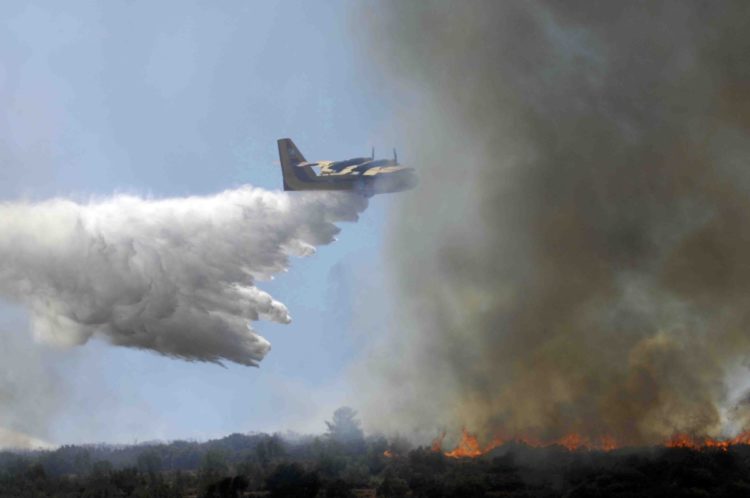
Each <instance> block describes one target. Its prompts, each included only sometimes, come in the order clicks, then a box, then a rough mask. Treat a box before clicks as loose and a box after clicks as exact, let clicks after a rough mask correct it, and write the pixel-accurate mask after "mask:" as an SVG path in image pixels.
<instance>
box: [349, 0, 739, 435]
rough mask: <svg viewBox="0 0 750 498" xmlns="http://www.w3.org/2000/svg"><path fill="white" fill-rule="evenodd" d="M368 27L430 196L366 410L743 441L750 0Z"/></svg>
mask: <svg viewBox="0 0 750 498" xmlns="http://www.w3.org/2000/svg"><path fill="white" fill-rule="evenodd" d="M367 25H369V26H372V29H371V30H370V35H371V42H370V45H371V47H372V50H373V52H374V53H375V56H376V57H377V59H378V60H379V61H380V64H381V67H382V68H385V69H386V81H385V82H384V83H386V84H387V83H389V82H394V81H395V82H396V84H395V85H391V87H390V88H391V91H392V92H393V96H394V97H395V98H397V99H398V102H399V106H400V108H401V109H403V112H402V113H401V115H400V116H398V119H397V121H398V122H399V123H401V128H402V129H403V130H404V138H403V141H404V142H405V143H408V149H409V154H408V155H409V156H410V158H411V160H412V162H414V163H415V164H414V165H415V166H417V167H418V168H419V169H420V170H421V185H420V188H419V189H418V190H417V191H416V192H415V194H414V195H413V196H404V197H403V199H404V200H403V205H402V206H400V207H399V208H398V209H397V210H395V215H394V219H393V225H394V227H395V228H394V232H393V234H392V235H391V237H390V240H391V241H392V243H391V249H392V250H391V258H392V259H393V260H394V261H395V262H396V264H395V268H394V269H395V278H396V280H397V282H398V283H399V286H398V289H397V290H396V294H395V295H396V297H397V301H396V309H397V312H398V313H399V320H400V326H399V327H398V329H396V330H394V334H393V336H392V337H391V338H390V339H389V340H388V341H386V343H385V349H384V352H383V354H382V355H380V356H378V357H377V359H376V361H375V362H373V363H374V364H372V365H371V367H372V368H376V369H379V370H380V373H379V377H376V378H377V379H380V381H375V385H374V386H373V389H374V393H373V397H372V398H371V401H372V402H373V403H375V404H377V405H378V408H377V411H376V412H373V410H372V409H363V410H362V413H363V416H365V417H366V416H367V414H368V413H379V414H382V413H383V409H384V408H383V405H386V406H387V407H388V408H387V409H388V411H389V413H392V414H393V417H382V415H381V416H378V419H377V420H372V419H371V420H369V422H370V424H375V425H379V426H380V427H381V428H385V429H388V428H389V427H387V425H389V424H390V425H391V426H392V427H390V428H397V429H400V430H405V429H406V430H415V429H418V430H421V431H423V432H424V431H427V432H431V433H432V434H435V433H437V430H438V429H439V428H446V429H448V430H449V431H453V432H454V433H455V432H457V431H459V430H460V428H461V427H462V426H465V427H466V428H467V429H469V430H472V431H477V432H479V433H480V434H481V435H482V436H484V437H490V436H493V435H497V434H500V435H503V434H505V435H526V436H530V437H536V438H540V439H547V440H552V439H556V438H559V437H561V436H564V435H566V434H568V433H573V432H577V433H580V434H583V435H584V436H586V437H588V438H589V439H590V440H591V441H592V442H596V441H597V439H598V438H600V437H603V436H609V437H613V438H614V439H615V440H616V441H617V442H619V443H647V442H656V441H662V440H663V439H664V438H666V437H669V436H670V435H672V434H673V433H675V432H687V433H691V434H694V435H720V433H721V432H722V430H724V428H725V427H726V426H727V422H728V421H727V420H726V416H727V413H731V410H726V411H725V410H723V408H722V407H723V406H725V405H727V404H729V403H730V401H731V400H729V399H728V391H727V387H726V383H725V378H726V375H727V372H728V370H729V369H730V368H731V367H732V366H734V365H736V364H737V363H739V362H740V361H742V360H744V359H746V358H747V357H748V355H750V136H749V135H748V133H749V132H750V104H749V103H750V57H748V56H747V54H748V53H750V31H748V30H747V26H748V25H750V4H748V3H747V2H684V1H679V2H657V3H653V2H593V1H592V2H569V1H566V2H551V1H550V2H542V3H539V2H520V1H519V2H495V1H485V2H482V1H474V2H468V3H467V2H450V1H445V2H390V3H388V4H387V5H386V6H385V8H383V9H375V8H373V9H372V10H371V11H368V12H367ZM383 426H386V427H383Z"/></svg>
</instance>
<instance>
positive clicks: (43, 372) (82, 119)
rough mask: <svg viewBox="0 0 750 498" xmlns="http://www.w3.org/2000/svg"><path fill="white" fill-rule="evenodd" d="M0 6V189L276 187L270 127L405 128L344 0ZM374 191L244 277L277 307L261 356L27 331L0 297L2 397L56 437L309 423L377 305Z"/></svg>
mask: <svg viewBox="0 0 750 498" xmlns="http://www.w3.org/2000/svg"><path fill="white" fill-rule="evenodd" d="M0 16H2V19H3V20H4V22H3V24H2V27H0V106H2V108H3V109H4V112H3V113H2V114H0V201H12V200H18V199H34V200H39V199H46V198H49V197H54V196H65V197H72V198H75V199H78V200H83V201H85V200H87V199H89V198H92V197H102V196H107V195H110V194H112V193H115V192H128V193H134V194H138V195H146V196H153V197H165V196H182V195H194V194H208V193H213V192H217V191H220V190H223V189H227V188H232V187H236V186H239V185H242V184H245V183H250V184H253V185H256V186H260V187H264V188H268V189H278V188H279V187H280V186H281V178H280V172H279V166H278V158H277V150H276V139H277V138H279V137H285V136H289V137H292V138H294V140H295V142H296V143H297V145H298V146H299V147H300V149H301V150H302V152H303V153H304V154H305V155H306V156H307V157H308V159H337V158H346V157H352V156H356V155H364V154H365V153H367V152H369V147H370V145H375V146H376V147H379V148H380V150H381V151H382V152H386V151H390V147H391V146H392V145H396V146H400V145H402V144H399V143H393V142H394V141H395V137H394V133H393V132H392V131H391V126H390V120H391V112H390V110H389V108H388V106H387V105H386V104H385V102H384V101H383V99H382V98H381V97H382V96H381V95H380V92H379V90H378V88H377V83H376V81H377V75H374V74H372V73H371V71H373V70H374V69H373V68H372V66H371V65H370V64H369V62H368V61H367V60H362V56H361V54H362V53H363V52H364V51H363V50H361V46H360V43H361V42H360V39H359V36H358V31H359V30H358V27H357V25H356V23H357V22H362V18H361V17H355V16H352V15H351V13H350V12H348V8H347V6H346V2H343V1H335V2H314V3H313V2H303V1H299V2H296V1H295V2H292V1H285V2H247V1H226V2H220V3H214V2H202V1H193V2H187V1H179V2H178V1H174V2H146V1H137V0H135V1H113V2H83V1H80V2H65V3H64V5H63V3H61V2H54V1H48V2H42V1H36V2H5V3H3V4H1V5H0ZM402 149H404V147H402ZM402 157H403V158H404V159H407V160H408V150H406V149H404V150H402ZM389 204H390V201H389V199H388V197H387V196H385V197H383V198H376V199H373V201H372V202H371V206H370V208H369V209H368V211H366V212H365V213H364V215H363V217H362V219H361V221H360V222H359V223H357V224H344V225H343V231H342V233H341V235H340V237H339V240H338V241H337V242H336V243H334V244H333V245H330V246H325V247H322V248H321V249H320V250H319V252H318V254H316V255H315V256H313V257H311V258H307V259H304V260H295V261H294V262H293V264H292V269H291V271H290V272H289V273H288V274H284V275H281V276H279V277H278V278H277V280H275V281H273V282H267V283H261V284H260V287H261V288H263V289H265V290H268V291H270V292H271V293H272V294H273V295H274V296H275V297H276V298H278V299H280V300H281V301H283V302H284V303H285V304H286V305H287V306H288V307H289V309H290V312H291V314H292V317H293V320H294V321H293V322H292V324H290V325H275V324H270V323H265V322H259V323H257V324H256V328H257V330H258V331H259V332H260V333H262V334H263V335H264V336H265V337H266V338H267V339H269V340H270V341H271V343H272V346H273V349H272V351H271V353H270V354H269V355H268V356H267V358H266V359H265V360H264V361H263V363H262V364H261V367H260V368H259V369H255V368H247V367H241V366H237V365H233V364H229V365H227V366H226V368H222V367H219V366H217V365H214V364H203V363H189V362H185V361H179V360H173V359H169V358H165V357H161V356H158V355H156V354H154V353H151V352H141V351H136V350H132V349H126V348H115V347H111V346H109V345H107V344H106V343H104V342H101V341H98V340H94V341H91V342H89V343H88V344H86V345H85V346H83V347H79V348H74V349H71V350H58V349H53V348H50V347H48V346H43V345H37V344H34V343H33V341H32V339H31V338H30V336H29V334H28V323H27V320H28V317H27V315H26V313H25V311H24V310H23V309H22V308H20V307H17V306H14V305H12V304H10V303H2V304H0V346H2V348H3V351H2V354H3V356H4V357H5V360H0V361H2V364H3V365H4V367H2V368H1V369H0V379H4V382H6V384H10V385H13V382H16V381H14V379H16V380H17V379H20V378H21V377H22V376H23V375H26V374H27V372H28V375H32V374H33V376H34V379H36V380H35V381H34V385H35V386H37V387H38V388H35V389H31V390H30V392H28V393H27V396H26V398H25V399H22V400H19V403H20V405H22V406H23V410H24V413H27V414H28V417H30V418H29V419H28V420H39V422H36V423H34V424H28V425H33V426H34V427H33V430H30V431H29V432H31V435H32V436H36V437H39V438H42V439H44V440H48V441H51V442H53V443H67V442H83V441H87V442H95V441H109V442H132V441H133V440H135V439H138V440H148V439H154V438H161V439H172V438H206V437H212V436H220V435H224V434H226V433H229V432H234V431H237V432H248V431H253V430H263V431H270V430H283V429H287V428H289V429H295V430H298V431H322V430H323V428H324V426H323V423H322V421H323V419H324V418H326V417H328V416H329V415H330V413H331V411H332V410H333V409H334V408H335V407H337V406H338V405H339V404H341V403H345V402H346V387H347V386H346V377H347V372H348V369H349V368H350V366H351V363H352V361H354V359H355V358H356V357H357V353H358V352H359V351H360V350H361V348H362V344H363V342H364V340H365V339H366V334H367V333H369V331H368V330H362V329H361V328H359V329H357V330H355V329H354V327H351V324H350V318H351V312H352V308H353V307H355V306H356V305H357V304H358V303H359V302H361V300H362V299H364V298H368V299H371V300H372V302H374V303H375V305H376V306H380V305H382V306H384V304H383V303H382V301H383V300H382V299H380V300H379V299H378V296H380V295H381V294H382V285H381V283H380V281H379V275H381V274H382V272H381V271H380V267H381V265H382V261H381V259H380V249H381V247H382V246H381V238H382V232H383V230H382V228H383V224H384V220H385V213H386V211H387V209H388V206H389ZM355 288H356V289H358V291H357V292H356V293H355V294H352V290H353V289H355ZM376 316H377V315H375V317H376ZM375 320H376V321H377V319H376V318H375ZM377 328H378V323H372V324H371V329H372V330H377ZM368 329H369V327H368ZM18 382H20V381H18ZM9 410H10V407H7V406H5V407H0V425H2V424H3V422H5V423H6V424H7V423H8V420H10V421H11V422H12V420H13V417H16V418H18V414H15V415H13V417H11V415H9V414H8V413H9ZM40 412H46V413H40ZM49 413H53V414H54V415H53V416H49ZM34 417H36V418H34Z"/></svg>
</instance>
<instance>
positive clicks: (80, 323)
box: [0, 187, 367, 365]
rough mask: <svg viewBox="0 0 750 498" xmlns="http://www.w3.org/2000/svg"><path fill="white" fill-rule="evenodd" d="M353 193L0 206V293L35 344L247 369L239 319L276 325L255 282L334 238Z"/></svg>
mask: <svg viewBox="0 0 750 498" xmlns="http://www.w3.org/2000/svg"><path fill="white" fill-rule="evenodd" d="M366 205H367V201H366V200H365V199H363V198H362V197H360V196H356V195H349V194H330V193H312V192H307V193H304V194H298V195H288V194H285V193H280V192H268V191H265V190H261V189H257V188H252V187H243V188H240V189H237V190H230V191H226V192H222V193H220V194H218V195H214V196H210V197H189V198H181V199H166V200H150V199H142V198H139V197H134V196H126V195H118V196H115V197H112V198H109V199H104V200H99V201H92V202H90V203H87V204H80V203H76V202H72V201H70V200H65V199H54V200H50V201H46V202H41V203H28V202H16V203H4V204H0V296H1V297H5V298H8V299H10V300H13V301H17V302H20V303H23V304H25V305H26V306H27V307H28V309H29V310H30V313H31V328H32V332H33V334H34V336H35V338H37V339H38V340H41V341H44V342H48V343H55V344H61V345H79V344H84V343H85V342H86V341H88V340H89V339H90V338H91V337H92V336H94V335H99V336H103V337H105V338H106V339H107V340H108V341H109V342H111V343H112V344H115V345H119V346H127V347H134V348H141V349H150V350H153V351H156V352H158V353H161V354H164V355H168V356H173V357H178V358H183V359H186V360H200V361H212V362H220V361H221V360H229V361H232V362H236V363H239V364H242V365H257V364H258V362H259V361H260V360H262V359H263V357H264V356H265V354H266V353H267V352H268V350H269V348H270V344H269V342H268V341H267V340H266V339H264V338H263V337H261V336H259V335H258V334H256V333H255V332H254V331H253V329H252V328H251V327H250V322H251V321H254V320H258V319H261V318H262V319H267V320H272V321H274V322H280V323H287V322H289V321H290V316H289V312H288V310H287V308H286V307H285V306H284V304H283V303H281V302H279V301H277V300H276V299H274V298H273V297H272V296H271V295H269V294H268V293H267V292H264V291H262V290H260V289H259V288H257V287H256V286H255V282H256V281H257V280H263V279H268V278H270V277H271V276H272V275H273V274H275V273H277V272H279V271H284V270H286V269H287V267H288V266H289V256H307V255H309V254H311V253H313V252H314V250H315V249H314V248H315V246H317V245H321V244H327V243H329V242H331V241H333V240H334V236H335V235H336V234H337V233H338V231H339V229H338V228H337V227H336V226H335V225H334V223H335V222H338V221H356V219H357V215H358V213H359V212H361V211H362V210H363V209H364V208H365V207H366Z"/></svg>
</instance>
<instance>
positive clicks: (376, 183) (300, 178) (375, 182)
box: [278, 138, 417, 197]
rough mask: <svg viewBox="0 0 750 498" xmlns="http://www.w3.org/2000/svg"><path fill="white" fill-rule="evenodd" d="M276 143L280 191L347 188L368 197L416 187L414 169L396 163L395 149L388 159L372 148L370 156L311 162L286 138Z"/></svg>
mask: <svg viewBox="0 0 750 498" xmlns="http://www.w3.org/2000/svg"><path fill="white" fill-rule="evenodd" d="M278 143H279V159H280V160H281V173H282V175H283V177H284V190H351V191H354V192H359V193H361V194H362V195H365V196H367V197H371V196H373V195H375V194H387V193H391V192H401V191H403V190H410V189H413V188H414V187H416V186H417V174H416V173H415V172H414V168H408V167H405V166H401V165H399V163H398V156H397V155H396V149H393V159H392V160H391V159H377V160H376V159H375V149H373V151H372V156H370V157H355V158H354V159H347V160H345V161H317V162H314V163H311V162H307V160H306V159H305V157H304V156H303V155H302V153H301V152H300V151H299V149H297V146H295V145H294V142H292V140H291V139H290V138H281V139H279V141H278ZM315 169H318V171H319V172H316V171H315Z"/></svg>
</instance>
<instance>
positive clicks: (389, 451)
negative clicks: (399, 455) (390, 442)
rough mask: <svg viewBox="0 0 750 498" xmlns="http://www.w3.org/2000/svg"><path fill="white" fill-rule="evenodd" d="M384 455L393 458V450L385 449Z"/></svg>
mask: <svg viewBox="0 0 750 498" xmlns="http://www.w3.org/2000/svg"><path fill="white" fill-rule="evenodd" d="M383 456H384V457H386V458H393V452H392V451H391V450H385V451H384V452H383Z"/></svg>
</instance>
